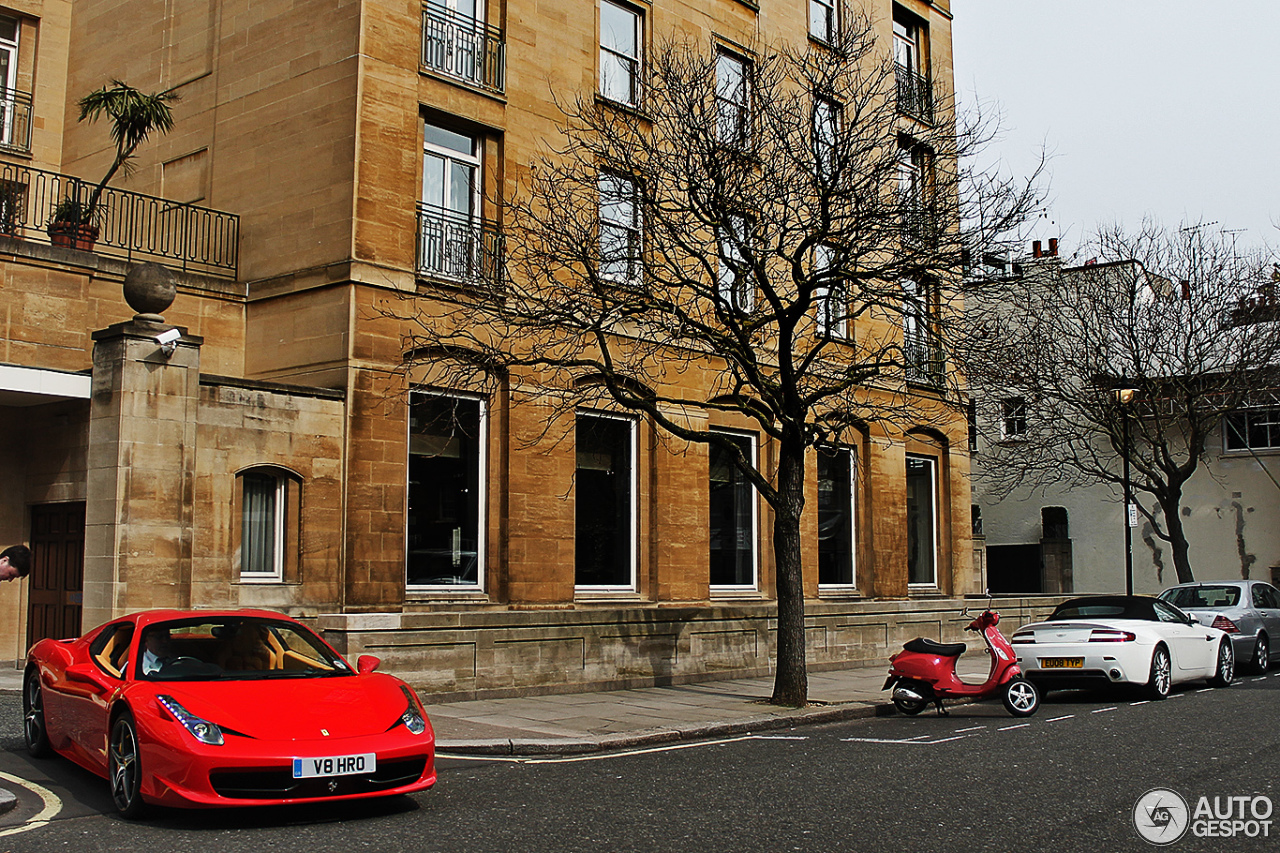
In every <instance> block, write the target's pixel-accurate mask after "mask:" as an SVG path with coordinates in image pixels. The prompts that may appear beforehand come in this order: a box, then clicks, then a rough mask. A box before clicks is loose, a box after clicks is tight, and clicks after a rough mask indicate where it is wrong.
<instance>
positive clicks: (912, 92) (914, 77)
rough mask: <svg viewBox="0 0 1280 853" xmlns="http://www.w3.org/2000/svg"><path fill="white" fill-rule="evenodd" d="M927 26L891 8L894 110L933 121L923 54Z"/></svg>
mask: <svg viewBox="0 0 1280 853" xmlns="http://www.w3.org/2000/svg"><path fill="white" fill-rule="evenodd" d="M927 32H928V26H927V24H925V22H924V21H923V20H921V19H920V18H917V17H915V16H914V15H912V14H910V13H909V12H907V11H906V10H904V9H901V8H899V7H897V6H894V9H893V63H894V69H893V71H894V79H895V83H896V84H897V90H898V91H897V100H898V112H900V113H903V114H904V115H909V116H911V117H913V118H915V119H918V120H920V121H922V122H925V123H926V124H931V123H932V122H933V87H932V86H931V85H930V84H929V76H928V67H927V62H926V56H925V49H926V44H927V41H926V34H927Z"/></svg>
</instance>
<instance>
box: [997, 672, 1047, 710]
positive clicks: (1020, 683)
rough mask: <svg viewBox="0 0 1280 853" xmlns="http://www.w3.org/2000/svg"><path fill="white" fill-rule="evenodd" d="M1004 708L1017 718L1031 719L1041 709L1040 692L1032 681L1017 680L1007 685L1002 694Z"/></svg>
mask: <svg viewBox="0 0 1280 853" xmlns="http://www.w3.org/2000/svg"><path fill="white" fill-rule="evenodd" d="M1000 698H1001V699H1002V700H1004V708H1005V710H1006V711H1008V712H1009V713H1010V714H1013V716H1015V717H1030V716H1031V715H1032V714H1034V713H1035V712H1036V711H1037V710H1038V709H1039V708H1040V691H1038V690H1036V686H1035V685H1034V684H1032V683H1031V682H1030V681H1026V680H1025V679H1021V678H1017V679H1014V680H1013V681H1010V682H1009V683H1008V684H1006V685H1005V688H1004V692H1003V693H1001V694H1000Z"/></svg>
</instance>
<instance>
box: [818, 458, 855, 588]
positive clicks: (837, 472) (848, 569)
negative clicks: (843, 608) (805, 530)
mask: <svg viewBox="0 0 1280 853" xmlns="http://www.w3.org/2000/svg"><path fill="white" fill-rule="evenodd" d="M856 460H857V457H856V456H855V455H854V452H853V451H852V450H851V449H849V448H846V447H835V448H822V449H820V450H819V451H818V583H819V584H820V585H823V586H853V585H854V583H855V573H854V565H855V562H856V558H855V557H854V510H855V504H854V482H855V477H856V476H857V475H856V471H857V464H856Z"/></svg>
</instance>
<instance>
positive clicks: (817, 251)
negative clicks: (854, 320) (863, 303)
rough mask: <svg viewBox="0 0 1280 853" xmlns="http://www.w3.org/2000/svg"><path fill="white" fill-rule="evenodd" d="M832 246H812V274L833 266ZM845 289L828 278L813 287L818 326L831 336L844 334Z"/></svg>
mask: <svg viewBox="0 0 1280 853" xmlns="http://www.w3.org/2000/svg"><path fill="white" fill-rule="evenodd" d="M835 256H836V249H835V247H834V246H830V245H827V244H825V243H819V244H818V245H816V246H814V247H813V270H814V274H815V275H818V276H822V275H824V274H826V273H829V272H830V271H831V270H832V269H833V268H834V267H835ZM844 299H845V291H844V288H843V287H842V286H841V285H840V283H839V282H837V281H834V280H832V279H831V278H828V279H826V280H824V281H822V282H821V283H820V284H818V286H817V287H815V288H814V301H815V302H817V306H818V328H819V329H821V331H822V334H824V335H826V336H828V337H832V338H842V337H844V336H845V326H846V323H845V314H846V308H845V304H844Z"/></svg>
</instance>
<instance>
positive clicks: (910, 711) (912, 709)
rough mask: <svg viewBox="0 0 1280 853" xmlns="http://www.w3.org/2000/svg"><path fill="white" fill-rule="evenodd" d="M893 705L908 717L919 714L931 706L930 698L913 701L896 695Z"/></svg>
mask: <svg viewBox="0 0 1280 853" xmlns="http://www.w3.org/2000/svg"><path fill="white" fill-rule="evenodd" d="M893 707H895V708H897V709H898V713H899V714H906V715H907V716H908V717H914V716H915V715H916V714H919V713H920V712H921V711H923V710H924V709H925V708H927V707H929V700H928V699H921V700H919V701H912V700H910V699H899V698H898V697H896V696H895V697H893Z"/></svg>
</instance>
